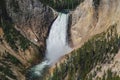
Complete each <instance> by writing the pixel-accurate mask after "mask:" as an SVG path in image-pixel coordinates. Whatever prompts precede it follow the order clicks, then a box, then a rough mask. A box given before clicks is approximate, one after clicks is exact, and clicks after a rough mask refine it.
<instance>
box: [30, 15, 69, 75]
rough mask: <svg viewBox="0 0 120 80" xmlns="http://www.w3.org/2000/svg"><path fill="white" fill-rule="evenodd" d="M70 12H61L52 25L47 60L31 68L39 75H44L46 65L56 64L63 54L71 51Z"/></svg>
mask: <svg viewBox="0 0 120 80" xmlns="http://www.w3.org/2000/svg"><path fill="white" fill-rule="evenodd" d="M68 19H69V14H65V13H59V15H58V17H57V19H56V20H55V21H54V23H53V25H52V26H51V30H50V33H49V36H48V38H47V40H46V44H47V46H46V55H45V60H44V61H43V62H42V63H40V64H39V65H37V66H35V67H33V68H32V69H31V70H32V71H33V73H34V74H35V75H37V76H41V75H42V71H43V70H44V68H45V67H46V66H51V65H53V64H55V63H56V62H57V61H58V60H59V59H60V58H61V57H62V56H64V55H65V54H67V53H68V52H69V51H70V47H69V46H68V43H67V29H68Z"/></svg>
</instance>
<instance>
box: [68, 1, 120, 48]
mask: <svg viewBox="0 0 120 80" xmlns="http://www.w3.org/2000/svg"><path fill="white" fill-rule="evenodd" d="M119 7H120V1H119V0H116V1H112V0H84V2H83V3H81V4H80V5H79V6H78V7H77V8H76V9H75V10H74V11H72V12H71V16H72V17H71V24H70V25H71V26H70V27H71V30H70V31H71V34H70V36H71V42H72V46H73V47H76V46H79V44H80V43H83V42H84V41H85V40H86V39H87V38H88V37H91V36H92V35H95V34H98V33H100V32H102V31H104V30H106V29H107V28H108V27H109V26H110V25H113V24H117V26H118V29H117V30H118V33H120V16H119V15H118V14H120V8H119Z"/></svg>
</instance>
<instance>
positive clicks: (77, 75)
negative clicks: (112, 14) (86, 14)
mask: <svg viewBox="0 0 120 80" xmlns="http://www.w3.org/2000/svg"><path fill="white" fill-rule="evenodd" d="M116 26H117V25H116V24H114V25H112V26H111V27H110V28H109V29H108V30H107V31H106V32H103V33H101V34H97V35H96V36H94V37H93V38H91V39H90V40H88V42H86V43H85V44H84V45H83V46H82V47H81V48H79V49H77V50H74V51H72V53H71V55H70V56H66V57H67V61H64V63H61V64H60V65H56V68H55V70H54V72H53V75H52V76H51V75H49V79H48V80H64V79H65V78H66V76H67V78H68V80H92V78H93V77H94V76H96V74H95V75H93V74H91V75H89V76H88V75H87V74H88V73H89V72H90V71H91V70H92V69H93V68H94V67H95V66H96V65H97V64H105V63H110V61H112V60H113V57H114V56H115V55H116V53H117V52H118V50H119V40H120V37H119V36H118V34H117V30H116ZM106 74H107V76H106V77H103V78H98V80H120V77H119V76H117V75H115V74H112V72H111V70H109V71H107V73H106ZM47 77H48V76H47Z"/></svg>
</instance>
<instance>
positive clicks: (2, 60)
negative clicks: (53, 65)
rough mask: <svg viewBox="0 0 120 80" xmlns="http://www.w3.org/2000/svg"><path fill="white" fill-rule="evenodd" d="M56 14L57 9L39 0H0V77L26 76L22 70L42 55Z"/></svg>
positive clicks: (15, 77)
mask: <svg viewBox="0 0 120 80" xmlns="http://www.w3.org/2000/svg"><path fill="white" fill-rule="evenodd" d="M56 17H57V12H55V11H54V10H53V9H52V8H50V7H49V6H46V5H43V4H42V3H41V2H40V1H39V0H1V1H0V79H2V80H3V79H5V80H6V79H15V80H25V79H26V78H25V72H26V71H25V70H26V69H27V68H28V67H30V66H33V65H35V64H37V63H40V62H41V60H42V59H43V58H44V55H45V54H44V52H45V45H46V38H47V36H48V33H49V29H50V26H51V24H52V22H53V21H54V20H55V18H56Z"/></svg>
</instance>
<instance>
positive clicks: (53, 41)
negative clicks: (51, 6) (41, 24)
mask: <svg viewBox="0 0 120 80" xmlns="http://www.w3.org/2000/svg"><path fill="white" fill-rule="evenodd" d="M68 17H69V15H68V14H63V13H59V16H58V18H57V19H56V20H55V22H54V23H53V25H52V28H51V30H50V34H49V37H48V39H47V50H46V59H47V60H49V62H50V64H54V63H55V62H56V61H57V60H58V59H59V58H60V57H61V56H63V55H65V54H66V53H67V52H68V51H69V50H70V48H69V46H68V44H67V41H66V40H67V28H68Z"/></svg>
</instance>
